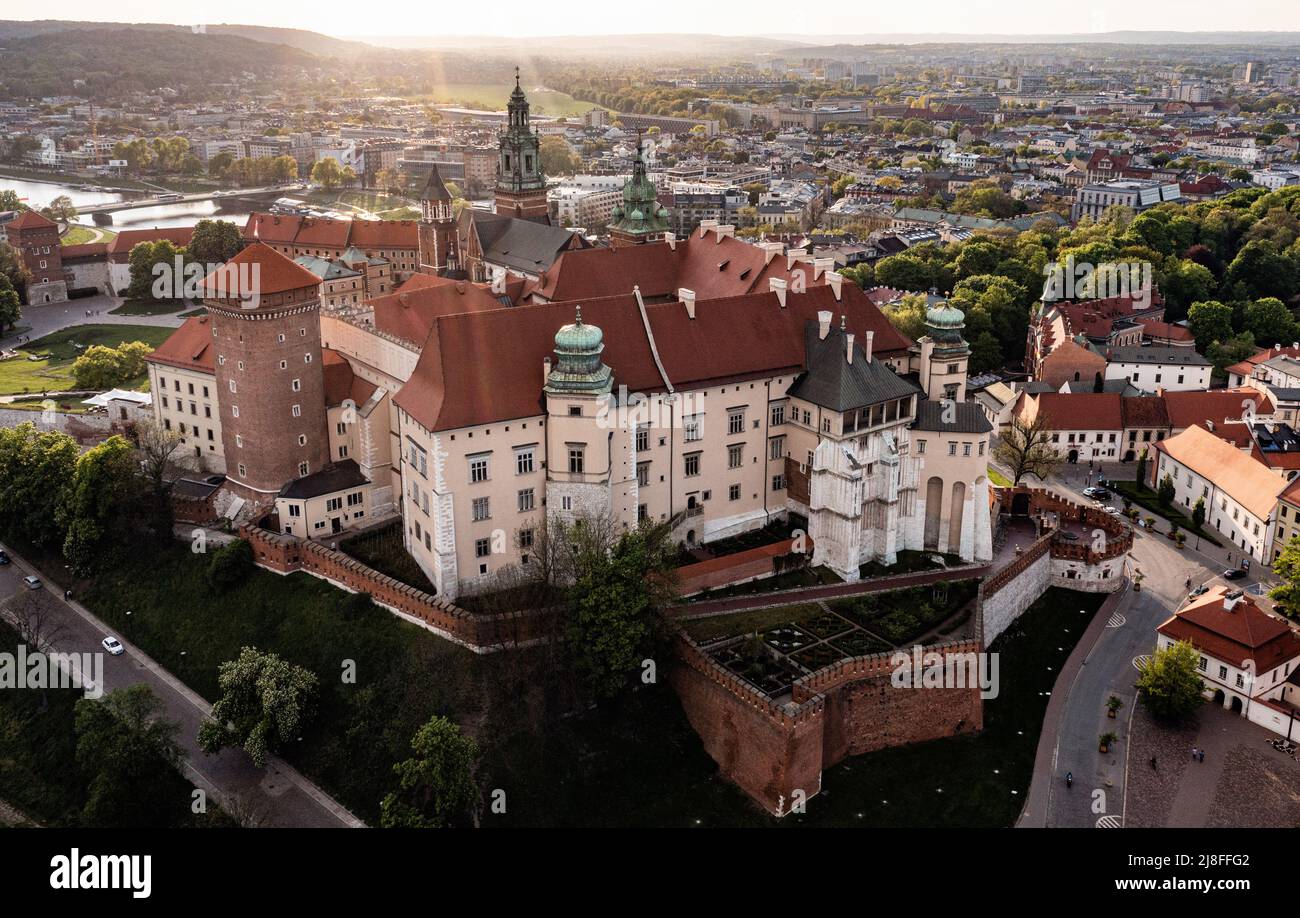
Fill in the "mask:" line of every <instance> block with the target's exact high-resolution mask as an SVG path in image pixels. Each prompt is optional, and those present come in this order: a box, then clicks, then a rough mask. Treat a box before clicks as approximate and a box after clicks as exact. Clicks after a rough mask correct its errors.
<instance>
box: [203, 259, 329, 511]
mask: <svg viewBox="0 0 1300 918" xmlns="http://www.w3.org/2000/svg"><path fill="white" fill-rule="evenodd" d="M203 292H204V297H203V303H204V305H205V306H206V307H207V310H208V315H209V316H210V319H209V324H210V325H211V326H212V338H213V340H212V343H213V346H214V349H215V352H216V382H217V398H218V401H219V403H220V406H221V438H222V441H223V442H222V446H223V448H224V450H225V454H226V475H227V479H228V483H229V484H230V485H231V486H232V488H233V489H234V490H235V491H236V492H238V493H240V494H241V495H242V496H244V497H245V498H247V499H249V500H252V501H254V502H257V503H263V504H265V503H269V502H270V501H271V500H273V499H274V497H275V495H276V494H277V493H278V492H279V490H280V488H281V487H282V486H283V485H284V484H285V483H287V482H290V481H293V480H294V479H296V478H301V477H303V476H304V475H309V474H311V473H313V472H319V471H320V470H321V469H322V468H323V467H324V466H325V463H326V457H327V456H328V455H329V437H328V431H327V427H326V408H325V380H324V372H323V370H322V366H321V343H320V278H318V277H317V276H316V275H315V274H312V273H311V272H310V271H308V270H307V269H306V268H304V267H302V266H301V265H299V264H297V263H296V262H294V261H292V260H290V259H289V258H287V257H285V256H284V255H281V254H280V253H279V252H277V251H275V250H274V249H272V248H270V247H269V246H266V245H264V244H262V243H260V242H256V243H253V244H252V245H250V246H248V247H247V248H245V249H244V250H243V251H242V252H240V253H239V254H238V255H236V256H235V257H234V258H232V259H231V260H230V261H228V262H226V264H224V265H222V266H221V267H220V268H218V269H217V270H216V271H214V272H213V273H212V274H209V275H208V276H207V277H206V278H205V279H204V281H203Z"/></svg>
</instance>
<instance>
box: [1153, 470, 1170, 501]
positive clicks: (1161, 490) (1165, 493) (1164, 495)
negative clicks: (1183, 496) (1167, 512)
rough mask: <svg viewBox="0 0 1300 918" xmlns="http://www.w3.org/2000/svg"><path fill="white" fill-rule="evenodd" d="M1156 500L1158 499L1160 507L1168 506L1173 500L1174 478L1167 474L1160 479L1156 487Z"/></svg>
mask: <svg viewBox="0 0 1300 918" xmlns="http://www.w3.org/2000/svg"><path fill="white" fill-rule="evenodd" d="M1156 500H1158V501H1160V505H1161V506H1162V507H1169V506H1170V505H1171V504H1173V502H1174V480H1173V478H1171V477H1170V476H1169V475H1168V474H1166V475H1165V477H1164V478H1161V479H1160V484H1159V485H1158V486H1157V487H1156Z"/></svg>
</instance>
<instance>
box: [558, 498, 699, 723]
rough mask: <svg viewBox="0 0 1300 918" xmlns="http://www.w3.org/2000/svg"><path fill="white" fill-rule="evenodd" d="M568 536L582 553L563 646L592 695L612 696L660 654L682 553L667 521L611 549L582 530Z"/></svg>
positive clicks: (623, 536) (647, 526) (630, 534)
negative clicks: (663, 612)
mask: <svg viewBox="0 0 1300 918" xmlns="http://www.w3.org/2000/svg"><path fill="white" fill-rule="evenodd" d="M583 528H587V527H583ZM589 531H590V530H589ZM566 537H567V538H573V539H575V540H576V541H577V542H578V544H579V548H578V550H577V552H576V553H575V555H576V563H575V575H576V576H575V578H574V582H573V586H572V589H571V590H570V593H569V614H568V619H567V621H568V624H567V628H566V634H565V645H566V648H567V650H568V653H569V655H570V658H571V660H572V663H573V668H574V672H575V673H576V675H577V677H578V679H579V682H580V684H581V686H582V687H583V689H584V690H585V691H586V692H587V694H589V695H590V696H591V697H593V698H596V699H597V700H606V699H611V698H613V697H615V696H617V695H619V694H620V693H622V692H623V691H624V690H625V689H626V688H627V687H628V686H629V685H630V684H631V683H632V682H633V680H634V678H636V677H638V676H639V675H640V674H641V671H642V670H641V664H642V662H643V661H644V660H646V659H653V658H654V656H655V654H656V653H657V652H658V651H659V650H660V649H661V645H662V640H663V632H662V628H661V624H660V618H659V614H658V613H659V610H660V609H661V608H663V607H664V606H665V605H666V604H667V603H668V602H670V601H671V598H672V596H673V593H674V584H673V583H672V573H673V567H674V561H675V558H676V548H675V546H674V545H673V543H672V541H671V539H670V534H669V529H668V527H667V525H666V524H662V523H660V524H652V523H644V524H642V525H641V526H639V527H638V528H636V529H635V530H632V531H629V532H624V533H622V534H621V535H619V537H618V539H617V540H616V541H615V542H614V544H613V546H612V547H611V548H608V549H605V548H604V547H602V545H601V541H600V540H598V539H596V538H588V537H587V535H586V534H584V533H582V532H575V531H572V530H571V531H570V532H568V533H567V534H566Z"/></svg>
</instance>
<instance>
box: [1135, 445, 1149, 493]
mask: <svg viewBox="0 0 1300 918" xmlns="http://www.w3.org/2000/svg"><path fill="white" fill-rule="evenodd" d="M1133 480H1134V481H1136V482H1137V486H1138V487H1139V488H1145V487H1146V486H1147V448H1146V447H1145V446H1144V447H1142V452H1141V453H1139V454H1138V461H1137V470H1136V474H1135V475H1134V476H1133Z"/></svg>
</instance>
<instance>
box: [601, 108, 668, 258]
mask: <svg viewBox="0 0 1300 918" xmlns="http://www.w3.org/2000/svg"><path fill="white" fill-rule="evenodd" d="M611 220H612V222H611V224H610V227H609V244H610V245H613V246H624V245H637V244H638V243H642V242H653V241H655V240H658V239H662V238H664V233H665V232H667V230H668V210H667V209H666V208H665V207H663V206H662V205H661V204H660V203H659V201H658V198H657V192H656V191H655V185H654V182H652V181H650V176H648V175H647V174H646V168H645V159H644V158H643V157H642V156H641V135H640V133H638V134H637V135H636V159H635V160H633V162H632V178H630V179H629V180H628V182H627V184H626V185H624V186H623V203H622V204H621V205H619V206H616V207H615V208H614V212H613V214H612V215H611Z"/></svg>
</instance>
